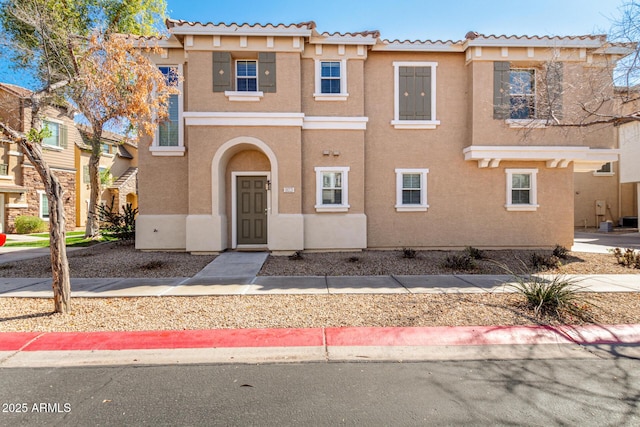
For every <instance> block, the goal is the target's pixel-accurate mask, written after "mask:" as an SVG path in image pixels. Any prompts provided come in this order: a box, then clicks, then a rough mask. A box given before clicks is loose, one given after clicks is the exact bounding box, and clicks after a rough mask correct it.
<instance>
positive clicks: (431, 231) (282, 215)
mask: <svg viewBox="0 0 640 427" xmlns="http://www.w3.org/2000/svg"><path fill="white" fill-rule="evenodd" d="M167 25H168V27H169V31H170V33H171V36H170V38H168V39H166V40H164V41H162V42H161V45H162V47H163V48H164V49H165V52H164V53H162V54H159V55H157V56H153V60H154V61H155V62H156V63H157V65H158V66H159V67H160V70H161V71H162V72H163V73H164V74H165V75H166V76H167V79H168V81H169V82H171V83H172V84H175V85H177V86H178V87H179V89H180V91H181V94H180V95H174V96H172V98H171V101H170V108H169V110H170V118H169V120H168V121H167V122H165V123H164V124H163V125H162V126H160V128H159V130H158V132H157V134H156V136H155V138H153V140H152V141H148V148H146V147H145V148H143V149H141V150H140V176H139V185H140V215H139V217H138V222H137V231H136V233H137V234H136V246H137V247H138V248H139V249H167V250H183V251H189V252H216V251H222V250H225V249H256V248H258V249H266V250H271V251H273V252H279V251H282V252H287V251H294V250H302V249H308V250H354V249H356V250H357V249H363V248H401V247H413V248H461V247H464V246H467V245H471V246H475V247H481V248H504V247H532V248H549V247H553V246H554V245H555V244H561V245H563V246H566V247H570V246H571V245H572V243H573V229H574V205H573V203H572V202H568V201H573V200H574V171H595V170H598V169H599V168H601V166H602V165H603V164H604V163H606V162H610V161H617V160H618V152H617V150H616V149H615V147H616V133H615V132H616V131H615V129H614V127H613V126H600V127H597V128H594V129H592V130H590V131H589V132H579V130H577V129H574V128H568V129H567V128H562V129H560V128H558V127H553V126H547V124H546V122H545V121H544V120H541V118H542V117H543V116H544V115H545V114H546V113H548V112H552V113H553V115H554V116H555V117H558V118H559V119H560V120H562V113H563V112H565V116H567V115H568V114H569V112H570V111H569V110H570V109H571V107H572V105H573V104H574V103H572V101H573V100H575V99H576V98H578V96H579V95H581V94H582V93H581V91H584V90H585V89H584V88H583V87H582V86H581V85H579V84H577V83H580V82H582V81H587V80H588V79H589V78H590V77H591V76H593V75H594V73H595V74H596V75H597V77H598V78H603V79H605V80H606V79H607V78H608V79H609V80H610V79H611V75H610V71H609V70H610V69H609V68H607V66H606V65H609V64H611V63H612V62H615V60H616V59H618V58H619V57H621V56H622V55H625V54H627V53H628V52H629V49H628V48H627V47H626V46H625V45H613V44H610V43H608V42H607V41H606V37H604V36H573V37H546V36H545V37H537V36H536V37H516V36H485V35H479V34H476V33H471V32H470V33H468V34H467V36H466V37H465V39H464V40H461V41H456V42H453V41H415V42H410V41H398V40H395V41H388V40H382V39H381V38H380V35H379V34H378V33H377V32H362V33H347V34H339V33H333V34H329V33H319V32H317V31H316V29H315V24H314V23H313V22H310V23H302V24H293V25H283V24H280V25H271V24H268V25H257V24H256V25H247V24H245V25H236V24H229V25H227V24H212V23H208V24H204V23H200V22H185V21H177V20H169V21H167ZM175 76H181V77H182V79H179V78H176V77H175ZM543 80H544V81H545V82H546V83H547V84H546V86H544V87H543V86H542V85H541V84H540V83H541V82H542V81H543ZM608 87H609V89H610V90H611V91H612V90H613V89H612V86H611V85H609V86H608ZM143 146H144V145H143Z"/></svg>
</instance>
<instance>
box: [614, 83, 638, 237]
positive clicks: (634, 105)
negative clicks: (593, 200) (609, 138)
mask: <svg viewBox="0 0 640 427" xmlns="http://www.w3.org/2000/svg"><path fill="white" fill-rule="evenodd" d="M639 94H640V88H639V87H634V88H632V93H631V95H632V96H631V98H632V101H631V102H626V103H623V104H622V113H623V114H632V113H634V112H636V111H638V108H639V107H640V100H639V99H638V95H639ZM636 118H637V117H636ZM618 132H619V133H618V142H619V144H620V178H619V179H620V182H621V183H622V185H624V186H627V187H631V188H632V191H631V196H632V197H630V198H631V199H632V200H633V201H634V202H635V210H634V212H633V214H632V216H631V218H629V217H627V218H625V219H626V220H628V221H629V223H630V224H629V225H634V224H635V226H636V227H638V214H640V122H638V121H635V120H634V121H629V122H627V123H623V124H621V125H620V126H619V127H618ZM634 219H635V222H632V221H634Z"/></svg>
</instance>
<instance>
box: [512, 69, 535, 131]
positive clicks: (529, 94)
mask: <svg viewBox="0 0 640 427" xmlns="http://www.w3.org/2000/svg"><path fill="white" fill-rule="evenodd" d="M535 81H536V73H535V70H533V69H511V70H509V95H510V110H509V117H510V118H512V119H533V118H535V117H536V92H535Z"/></svg>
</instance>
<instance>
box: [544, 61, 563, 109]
mask: <svg viewBox="0 0 640 427" xmlns="http://www.w3.org/2000/svg"><path fill="white" fill-rule="evenodd" d="M563 74H564V69H563V64H562V62H550V63H549V64H547V73H546V80H547V81H546V85H547V91H548V101H547V102H546V104H547V105H545V108H547V111H545V113H546V114H545V116H546V117H544V118H552V117H555V118H556V119H558V120H562V92H563V89H562V80H563Z"/></svg>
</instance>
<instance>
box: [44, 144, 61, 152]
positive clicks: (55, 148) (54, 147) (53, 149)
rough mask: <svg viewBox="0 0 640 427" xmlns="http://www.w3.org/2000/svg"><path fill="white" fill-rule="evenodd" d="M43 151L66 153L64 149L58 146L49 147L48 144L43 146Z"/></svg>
mask: <svg viewBox="0 0 640 427" xmlns="http://www.w3.org/2000/svg"><path fill="white" fill-rule="evenodd" d="M42 149H43V150H51V151H64V148H63V147H59V146H57V145H47V144H42Z"/></svg>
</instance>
